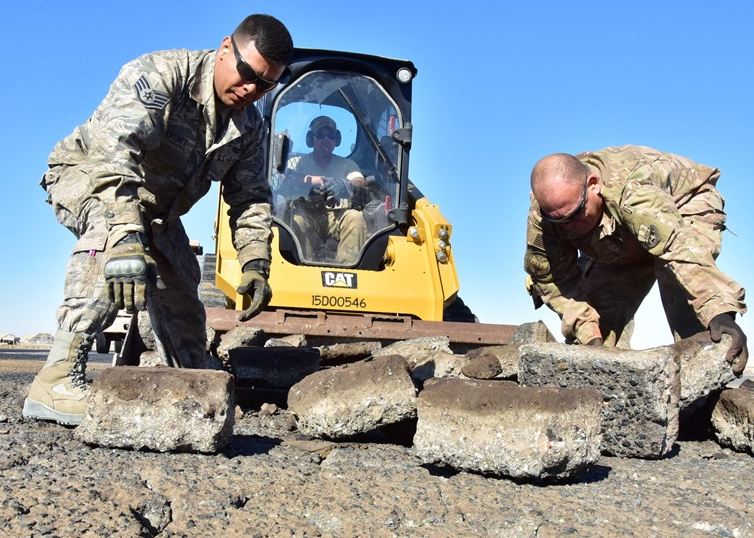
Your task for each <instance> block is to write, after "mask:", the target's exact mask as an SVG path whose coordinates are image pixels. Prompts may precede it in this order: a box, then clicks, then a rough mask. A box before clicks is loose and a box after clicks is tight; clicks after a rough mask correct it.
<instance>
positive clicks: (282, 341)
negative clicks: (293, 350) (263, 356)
mask: <svg viewBox="0 0 754 538" xmlns="http://www.w3.org/2000/svg"><path fill="white" fill-rule="evenodd" d="M307 345H308V343H307V341H306V336H304V335H303V334H289V335H287V336H281V337H280V338H270V339H268V340H267V341H266V342H265V343H264V347H306V346H307Z"/></svg>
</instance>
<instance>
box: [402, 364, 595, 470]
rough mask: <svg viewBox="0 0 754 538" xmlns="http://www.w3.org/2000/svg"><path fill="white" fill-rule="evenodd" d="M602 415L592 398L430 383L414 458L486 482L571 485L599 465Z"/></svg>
mask: <svg viewBox="0 0 754 538" xmlns="http://www.w3.org/2000/svg"><path fill="white" fill-rule="evenodd" d="M601 407H602V396H601V394H600V393H599V392H598V391H596V390H587V389H561V388H552V387H543V388H540V387H519V386H517V385H516V384H515V383H513V382H510V381H487V380H470V379H468V380H467V379H433V380H431V381H429V382H427V384H426V385H425V387H424V390H422V391H421V392H420V393H419V398H418V404H417V408H418V409H417V415H418V421H417V427H416V434H415V435H414V451H415V453H416V454H417V456H418V457H419V458H420V459H421V460H422V461H423V462H424V463H440V464H444V465H449V466H451V467H454V468H457V469H463V470H467V471H474V472H480V473H485V474H493V475H500V476H509V477H514V478H526V479H544V478H555V479H564V478H569V477H575V476H578V475H579V474H581V473H583V472H584V471H586V470H587V469H588V468H589V467H591V466H592V465H593V464H594V463H595V462H597V461H598V460H599V457H600V440H601V436H600V430H601V424H600V414H601Z"/></svg>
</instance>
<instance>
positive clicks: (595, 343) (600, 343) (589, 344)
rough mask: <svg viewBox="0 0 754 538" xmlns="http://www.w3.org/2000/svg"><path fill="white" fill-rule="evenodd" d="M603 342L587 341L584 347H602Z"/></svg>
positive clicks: (599, 340)
mask: <svg viewBox="0 0 754 538" xmlns="http://www.w3.org/2000/svg"><path fill="white" fill-rule="evenodd" d="M603 343H604V342H603V341H602V338H592V339H591V340H589V341H588V342H587V343H586V345H588V346H602V344H603Z"/></svg>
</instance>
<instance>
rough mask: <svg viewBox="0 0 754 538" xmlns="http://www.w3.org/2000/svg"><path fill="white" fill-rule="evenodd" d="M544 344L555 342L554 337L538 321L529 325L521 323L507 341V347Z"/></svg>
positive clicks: (541, 322) (542, 323)
mask: <svg viewBox="0 0 754 538" xmlns="http://www.w3.org/2000/svg"><path fill="white" fill-rule="evenodd" d="M544 342H557V340H556V339H555V337H554V336H553V335H552V333H551V332H550V329H548V328H547V325H545V323H544V322H543V321H542V320H540V321H535V322H529V323H522V324H521V325H519V326H518V328H517V329H516V331H515V332H514V333H513V334H512V335H511V337H510V339H509V340H508V344H507V345H509V346H520V345H522V344H536V343H544Z"/></svg>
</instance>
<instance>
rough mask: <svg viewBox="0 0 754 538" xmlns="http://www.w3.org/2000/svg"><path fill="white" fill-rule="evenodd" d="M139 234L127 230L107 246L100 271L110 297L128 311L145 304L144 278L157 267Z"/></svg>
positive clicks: (145, 306) (143, 308) (145, 285)
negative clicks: (121, 237) (105, 259)
mask: <svg viewBox="0 0 754 538" xmlns="http://www.w3.org/2000/svg"><path fill="white" fill-rule="evenodd" d="M144 243H145V241H144V239H143V238H142V236H141V234H137V233H130V234H128V235H126V237H124V238H123V239H121V240H120V241H118V242H117V243H116V244H115V245H114V246H113V247H112V248H109V249H108V250H107V262H105V267H104V269H103V273H104V275H105V285H106V287H107V294H108V297H109V298H110V301H112V303H113V304H114V305H115V306H117V307H118V308H119V309H124V308H125V310H126V312H128V313H129V314H133V313H134V309H135V308H136V309H138V310H146V308H147V280H148V279H149V280H153V279H154V276H155V273H156V267H157V265H156V264H155V261H154V259H153V258H152V256H151V255H150V254H149V247H147V246H146V245H145V244H144Z"/></svg>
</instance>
